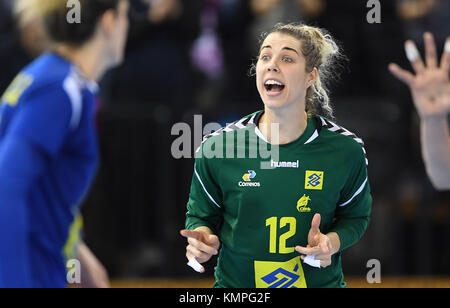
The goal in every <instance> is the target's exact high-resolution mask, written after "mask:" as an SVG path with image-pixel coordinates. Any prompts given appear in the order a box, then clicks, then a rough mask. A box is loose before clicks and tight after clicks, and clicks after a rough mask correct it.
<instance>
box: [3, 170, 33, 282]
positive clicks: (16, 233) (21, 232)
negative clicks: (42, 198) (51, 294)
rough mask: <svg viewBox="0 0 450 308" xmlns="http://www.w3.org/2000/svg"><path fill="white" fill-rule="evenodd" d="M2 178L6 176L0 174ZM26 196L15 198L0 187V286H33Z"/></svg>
mask: <svg viewBox="0 0 450 308" xmlns="http://www.w3.org/2000/svg"><path fill="white" fill-rule="evenodd" d="M0 180H4V179H3V178H2V177H0ZM6 196H8V197H6ZM23 199H24V198H23V197H17V196H16V197H15V198H12V196H10V195H8V194H7V192H6V191H5V190H4V189H1V188H0V287H4V288H10V287H11V288H16V287H19V288H27V287H31V285H30V284H29V283H30V281H29V279H28V277H29V274H30V273H29V260H28V236H27V215H26V214H27V213H26V207H25V202H24V200H23Z"/></svg>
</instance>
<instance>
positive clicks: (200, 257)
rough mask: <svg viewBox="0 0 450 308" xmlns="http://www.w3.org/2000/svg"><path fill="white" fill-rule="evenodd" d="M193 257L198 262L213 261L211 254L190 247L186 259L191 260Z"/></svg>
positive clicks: (187, 248) (187, 249)
mask: <svg viewBox="0 0 450 308" xmlns="http://www.w3.org/2000/svg"><path fill="white" fill-rule="evenodd" d="M193 257H195V258H196V259H197V261H198V262H200V263H204V262H206V261H208V260H209V259H211V254H208V253H205V252H203V251H201V250H200V249H198V248H197V247H195V246H193V245H188V246H187V247H186V258H188V260H190V259H192V258H193Z"/></svg>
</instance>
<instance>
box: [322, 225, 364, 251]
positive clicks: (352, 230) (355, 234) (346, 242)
mask: <svg viewBox="0 0 450 308" xmlns="http://www.w3.org/2000/svg"><path fill="white" fill-rule="evenodd" d="M369 221H370V218H369V217H352V218H339V219H338V220H337V221H336V222H335V223H334V225H333V227H332V228H331V230H329V231H330V232H329V233H328V234H330V233H333V232H334V233H336V234H337V236H338V238H339V249H338V250H337V252H339V251H343V250H345V249H347V248H349V247H351V246H353V245H354V244H356V242H358V241H359V240H360V239H361V237H362V236H363V235H364V233H365V232H366V230H367V228H368V227H369ZM328 234H327V235H328Z"/></svg>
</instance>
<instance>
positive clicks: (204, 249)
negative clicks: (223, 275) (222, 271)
mask: <svg viewBox="0 0 450 308" xmlns="http://www.w3.org/2000/svg"><path fill="white" fill-rule="evenodd" d="M188 243H189V244H190V245H192V246H194V247H195V248H197V249H199V250H201V251H202V252H205V253H207V254H209V255H217V253H218V251H217V249H216V248H214V247H211V246H209V245H207V244H205V243H204V242H202V241H199V240H197V239H195V238H188Z"/></svg>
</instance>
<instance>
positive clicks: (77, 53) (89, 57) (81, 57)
mask: <svg viewBox="0 0 450 308" xmlns="http://www.w3.org/2000/svg"><path fill="white" fill-rule="evenodd" d="M97 44H98V42H96V41H92V42H90V43H88V44H86V45H84V46H83V47H80V48H72V47H70V46H67V45H58V46H57V47H56V48H55V51H56V52H57V53H58V54H60V55H61V56H63V57H65V58H66V59H68V60H69V61H70V62H72V63H73V64H74V65H76V66H77V67H78V68H79V69H80V70H81V72H82V73H83V75H84V76H85V77H86V78H87V79H88V80H90V81H95V82H98V81H99V80H100V78H101V77H102V76H103V74H104V73H105V71H106V69H107V64H106V63H105V57H104V56H102V53H101V52H100V51H101V50H102V48H99V46H97Z"/></svg>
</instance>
